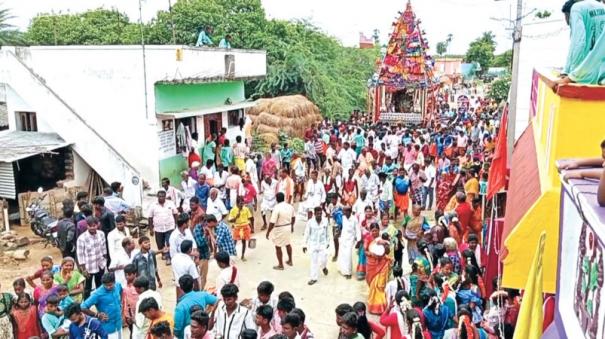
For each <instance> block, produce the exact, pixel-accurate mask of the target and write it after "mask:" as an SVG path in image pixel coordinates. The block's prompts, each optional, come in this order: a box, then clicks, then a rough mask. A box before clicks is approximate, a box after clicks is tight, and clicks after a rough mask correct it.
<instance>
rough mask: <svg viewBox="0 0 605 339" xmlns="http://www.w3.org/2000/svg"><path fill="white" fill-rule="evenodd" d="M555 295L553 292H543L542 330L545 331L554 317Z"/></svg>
mask: <svg viewBox="0 0 605 339" xmlns="http://www.w3.org/2000/svg"><path fill="white" fill-rule="evenodd" d="M555 306H556V302H555V296H554V295H553V294H545V295H544V306H543V312H544V321H543V322H542V331H546V329H547V328H548V326H550V324H552V322H553V320H554V319H555Z"/></svg>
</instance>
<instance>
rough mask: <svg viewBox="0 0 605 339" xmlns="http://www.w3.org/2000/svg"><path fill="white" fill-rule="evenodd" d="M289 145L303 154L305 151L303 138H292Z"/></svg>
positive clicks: (295, 151) (297, 152) (296, 151)
mask: <svg viewBox="0 0 605 339" xmlns="http://www.w3.org/2000/svg"><path fill="white" fill-rule="evenodd" d="M288 146H290V148H291V149H292V151H294V153H296V154H303V153H304V152H305V142H304V141H303V139H301V138H292V139H290V142H289V143H288Z"/></svg>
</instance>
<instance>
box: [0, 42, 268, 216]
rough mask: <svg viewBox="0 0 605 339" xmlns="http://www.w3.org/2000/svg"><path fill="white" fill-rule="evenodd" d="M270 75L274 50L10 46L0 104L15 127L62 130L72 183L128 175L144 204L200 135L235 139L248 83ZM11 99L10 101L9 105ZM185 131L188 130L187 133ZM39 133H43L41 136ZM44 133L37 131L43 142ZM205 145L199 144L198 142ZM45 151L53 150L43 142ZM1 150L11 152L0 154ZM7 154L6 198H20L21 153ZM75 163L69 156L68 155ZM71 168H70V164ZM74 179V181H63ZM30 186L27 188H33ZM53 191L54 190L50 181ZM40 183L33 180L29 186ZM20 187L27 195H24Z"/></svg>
mask: <svg viewBox="0 0 605 339" xmlns="http://www.w3.org/2000/svg"><path fill="white" fill-rule="evenodd" d="M265 75H266V54H265V52H264V51H253V50H239V49H228V50H227V49H218V48H192V47H187V46H176V45H174V46H172V45H167V46H145V48H144V49H143V48H142V47H141V46H52V47H41V46H36V47H27V48H20V47H2V49H0V84H1V85H0V88H1V89H3V90H2V91H0V92H2V93H0V99H3V100H4V101H2V100H0V102H3V103H4V104H5V107H6V109H5V110H2V109H0V111H6V114H0V115H3V116H6V118H5V119H7V120H8V131H2V132H0V133H4V134H7V133H8V134H10V135H8V136H7V135H5V136H4V138H8V139H11V138H13V136H14V137H15V138H16V137H18V135H17V134H11V133H16V132H24V131H29V132H30V133H33V132H38V133H45V134H48V133H54V134H55V135H56V137H57V138H58V139H56V140H60V141H61V142H58V143H57V145H61V147H65V145H71V146H70V147H68V148H69V150H70V152H68V153H70V154H71V153H73V154H72V155H71V156H72V157H73V166H71V167H70V168H68V172H71V173H67V175H63V176H64V177H66V178H67V179H68V180H70V179H71V180H72V183H73V184H74V185H84V183H85V181H86V178H87V177H88V175H89V173H90V171H91V169H93V170H94V171H96V172H97V173H98V174H99V175H100V176H101V178H103V179H104V180H105V181H106V182H108V183H110V182H113V181H119V182H122V184H123V185H124V186H125V190H124V198H125V199H126V200H127V201H128V202H130V203H132V204H135V205H140V204H141V201H142V197H143V182H145V183H147V184H148V185H149V186H150V187H151V188H152V189H154V190H155V189H157V188H158V187H159V181H160V178H162V177H169V178H172V179H173V184H174V185H176V186H178V185H179V182H180V180H178V181H176V182H174V181H175V180H177V179H178V173H179V172H180V171H182V170H184V169H185V168H186V167H187V162H186V158H185V157H184V156H183V154H182V153H183V151H186V150H187V149H188V148H189V147H190V146H191V144H192V143H191V141H190V140H191V139H192V137H193V138H195V136H196V135H197V136H198V138H199V140H200V143H199V146H200V147H201V145H202V144H203V143H202V141H203V140H204V139H205V138H206V137H207V136H208V135H209V134H210V133H218V132H219V131H220V129H221V128H222V127H225V128H227V129H228V137H229V138H231V139H234V138H235V136H236V135H237V134H243V132H242V130H241V129H240V127H239V126H238V124H239V122H240V119H242V118H243V117H244V112H245V109H246V108H248V107H250V106H252V105H253V103H252V102H249V101H246V97H245V93H244V82H245V81H247V80H256V79H261V78H263V77H264V76H265ZM0 105H1V103H0ZM179 133H180V134H179ZM34 134H37V133H34ZM47 137H49V136H48V135H47ZM36 139H37V138H36V137H35V136H32V137H30V138H28V140H30V141H31V144H32V145H34V144H37V141H36ZM194 144H195V143H194ZM39 149H40V152H34V153H36V154H37V153H44V152H48V150H47V149H46V148H39ZM0 155H1V154H0ZM14 159H15V157H10V156H6V157H0V171H1V170H4V171H10V170H11V169H12V171H13V174H14V176H15V178H16V179H15V181H13V182H12V183H11V182H10V180H0V197H5V198H9V199H14V198H15V196H14V194H12V193H11V192H13V191H14V190H13V191H11V190H9V189H8V188H10V186H11V185H12V187H13V188H15V182H18V181H19V180H18V177H19V173H20V171H21V169H20V166H19V159H18V160H14ZM68 162H69V161H68ZM68 167H69V166H68ZM63 179H65V178H63ZM26 186H27V185H26ZM45 188H46V187H45ZM27 189H31V187H27ZM17 193H18V192H17Z"/></svg>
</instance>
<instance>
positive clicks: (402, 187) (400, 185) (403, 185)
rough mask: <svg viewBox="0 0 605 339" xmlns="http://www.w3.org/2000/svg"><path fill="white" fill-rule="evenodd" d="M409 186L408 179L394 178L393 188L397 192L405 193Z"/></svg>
mask: <svg viewBox="0 0 605 339" xmlns="http://www.w3.org/2000/svg"><path fill="white" fill-rule="evenodd" d="M409 188H410V181H409V180H408V179H400V178H397V179H395V189H396V190H397V193H399V194H406V193H407V192H408V190H409Z"/></svg>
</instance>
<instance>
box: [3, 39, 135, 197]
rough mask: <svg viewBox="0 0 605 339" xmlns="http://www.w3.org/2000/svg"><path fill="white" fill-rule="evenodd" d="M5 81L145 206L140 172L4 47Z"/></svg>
mask: <svg viewBox="0 0 605 339" xmlns="http://www.w3.org/2000/svg"><path fill="white" fill-rule="evenodd" d="M1 82H5V83H8V84H9V85H10V86H11V87H12V88H13V89H14V90H15V91H16V92H17V93H18V94H19V96H21V97H22V98H23V99H24V100H25V101H26V102H27V103H29V104H30V105H31V106H32V107H34V109H35V111H36V114H37V116H38V118H39V119H41V120H44V122H45V123H46V124H47V125H49V126H50V128H51V129H52V130H53V132H55V133H57V134H59V135H60V136H61V137H62V138H63V139H64V140H65V141H66V142H69V143H71V144H72V149H73V150H74V151H75V152H76V153H78V155H79V156H80V157H81V158H82V159H84V161H86V163H87V164H88V165H89V166H90V167H91V168H92V169H94V170H95V171H96V172H97V173H98V174H99V175H100V176H101V177H102V178H103V179H104V180H105V181H106V182H108V183H111V182H113V181H119V182H121V183H122V184H123V185H124V198H125V200H126V201H128V202H129V203H130V204H132V205H136V206H140V205H141V203H142V192H143V189H142V178H141V175H140V173H139V171H138V170H137V169H136V168H134V166H132V165H131V164H130V163H129V162H128V160H126V159H125V158H124V157H123V156H122V155H121V154H120V153H119V152H118V151H117V150H116V149H115V148H114V147H113V146H112V145H111V144H110V143H109V142H107V140H106V139H105V138H103V136H102V135H100V134H99V133H98V132H97V131H96V130H95V129H94V128H93V127H92V126H91V125H90V124H89V123H87V121H86V120H85V119H83V118H82V116H80V115H79V114H78V112H76V111H75V110H74V109H73V108H72V107H70V106H69V104H68V103H67V102H65V101H64V100H63V99H62V98H61V97H60V96H59V95H58V94H57V93H55V92H54V91H53V90H52V89H51V88H50V87H48V86H47V85H46V82H45V81H44V79H43V78H41V77H40V76H38V75H37V74H36V73H35V72H34V71H33V70H32V69H31V68H29V67H28V66H27V65H26V64H25V63H24V62H23V61H21V60H20V59H19V58H18V57H17V56H16V55H15V54H14V53H13V51H11V50H2V49H0V83H1ZM72 166H73V165H72Z"/></svg>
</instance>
